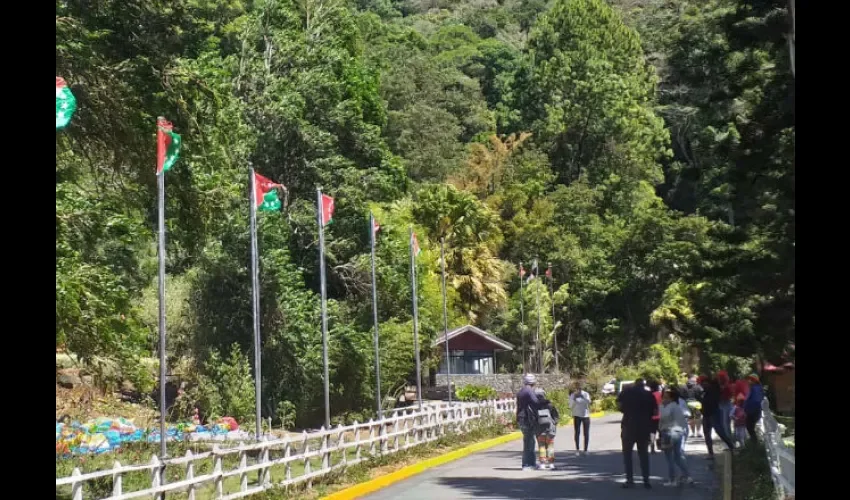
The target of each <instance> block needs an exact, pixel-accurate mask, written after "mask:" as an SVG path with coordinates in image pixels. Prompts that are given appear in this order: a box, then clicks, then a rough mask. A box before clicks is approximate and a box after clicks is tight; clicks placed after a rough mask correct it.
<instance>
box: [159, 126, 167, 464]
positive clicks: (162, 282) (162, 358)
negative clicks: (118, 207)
mask: <svg viewBox="0 0 850 500" xmlns="http://www.w3.org/2000/svg"><path fill="white" fill-rule="evenodd" d="M162 120H165V118H162V117H160V118H159V119H158V121H162ZM157 133H161V132H159V131H158V130H157ZM157 168H159V161H158V160H157ZM156 191H157V198H158V200H157V201H158V203H159V228H158V233H159V241H158V243H159V252H158V253H159V455H160V458H165V457H167V456H168V449H167V447H166V444H165V438H166V432H165V410H166V408H165V383H166V381H165V377H166V373H167V372H166V369H165V170H162V171H160V172H159V175H157V179H156ZM162 476H163V477H162V478H161V479H165V473H164V472H163V473H162Z"/></svg>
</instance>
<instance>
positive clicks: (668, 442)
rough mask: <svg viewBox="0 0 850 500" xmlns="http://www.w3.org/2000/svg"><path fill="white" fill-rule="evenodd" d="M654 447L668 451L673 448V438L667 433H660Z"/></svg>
mask: <svg viewBox="0 0 850 500" xmlns="http://www.w3.org/2000/svg"><path fill="white" fill-rule="evenodd" d="M655 447H656V448H658V449H659V450H669V449H670V448H672V447H673V437H672V436H671V435H670V432H669V431H662V432H661V433H660V434H659V435H658V439H657V440H656V445H655Z"/></svg>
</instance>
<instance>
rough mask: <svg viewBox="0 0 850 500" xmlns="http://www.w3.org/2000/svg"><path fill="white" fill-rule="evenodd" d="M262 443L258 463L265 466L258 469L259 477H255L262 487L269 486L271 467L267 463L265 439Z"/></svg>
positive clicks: (267, 452) (267, 455) (267, 448)
mask: <svg viewBox="0 0 850 500" xmlns="http://www.w3.org/2000/svg"><path fill="white" fill-rule="evenodd" d="M269 420H271V419H269ZM269 427H271V423H270V424H269ZM264 444H265V445H264V446H263V447H262V448H260V463H261V464H263V465H265V467H263V468H262V469H260V477H259V478H257V479H258V480H259V482H260V486H262V487H263V488H267V487H268V486H269V484H271V481H272V469H271V466H270V465H269V453H270V450H269V448H270V447H269V446H268V442H267V441H266V442H265V443H264Z"/></svg>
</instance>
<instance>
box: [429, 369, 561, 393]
mask: <svg viewBox="0 0 850 500" xmlns="http://www.w3.org/2000/svg"><path fill="white" fill-rule="evenodd" d="M535 375H536V376H537V387H542V388H543V389H546V390H552V389H566V388H567V387H568V386H569V384H570V375H569V374H567V373H541V374H535ZM522 377H523V375H522V374H519V373H497V374H494V375H452V376H451V381H452V385H453V386H454V388H455V390H458V389H459V388H461V387H463V386H465V385H485V386H488V387H492V388H493V389H496V392H498V393H499V394H515V393H516V392H517V391H519V390H520V388H521V387H522ZM437 387H443V392H445V387H446V374H445V373H438V374H437Z"/></svg>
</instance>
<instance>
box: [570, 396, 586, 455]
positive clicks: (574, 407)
mask: <svg viewBox="0 0 850 500" xmlns="http://www.w3.org/2000/svg"><path fill="white" fill-rule="evenodd" d="M590 403H591V400H590V394H588V393H587V391H585V390H584V387H583V385H582V383H581V382H578V383H577V384H576V390H575V392H573V393H572V394H570V402H569V404H570V410H571V412H572V414H573V428H574V430H575V441H576V454H582V452H581V450H580V448H579V438H580V437H581V430H582V428H584V454H585V455H587V448H588V445H589V443H590Z"/></svg>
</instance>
